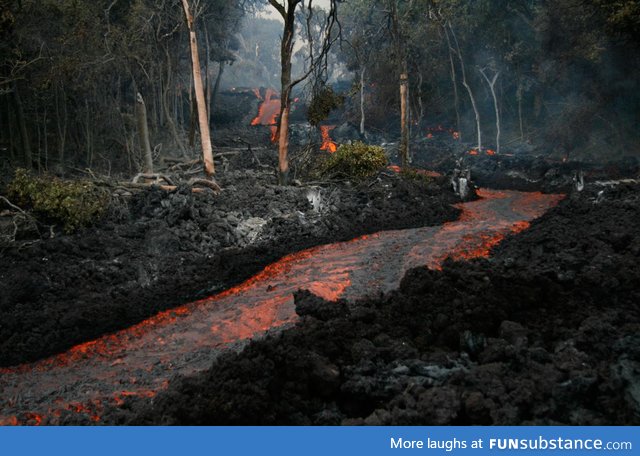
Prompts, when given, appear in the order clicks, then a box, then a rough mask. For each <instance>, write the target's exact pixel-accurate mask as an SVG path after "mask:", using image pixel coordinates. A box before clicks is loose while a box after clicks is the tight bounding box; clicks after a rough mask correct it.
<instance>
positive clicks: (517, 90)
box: [516, 80, 524, 141]
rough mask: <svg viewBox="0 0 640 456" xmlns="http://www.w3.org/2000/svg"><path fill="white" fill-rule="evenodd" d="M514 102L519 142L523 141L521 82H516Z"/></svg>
mask: <svg viewBox="0 0 640 456" xmlns="http://www.w3.org/2000/svg"><path fill="white" fill-rule="evenodd" d="M516 100H517V101H518V123H519V125H520V141H524V120H523V119H522V81H521V80H520V81H518V88H517V89H516Z"/></svg>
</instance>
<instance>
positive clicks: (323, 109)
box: [307, 86, 344, 125]
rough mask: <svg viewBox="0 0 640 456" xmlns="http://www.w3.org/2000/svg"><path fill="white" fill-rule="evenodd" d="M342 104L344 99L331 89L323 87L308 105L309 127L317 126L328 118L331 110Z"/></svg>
mask: <svg viewBox="0 0 640 456" xmlns="http://www.w3.org/2000/svg"><path fill="white" fill-rule="evenodd" d="M342 103H344V97H343V96H342V95H338V94H337V93H335V92H334V91H333V89H332V88H331V87H328V86H324V87H322V88H321V89H320V90H319V91H318V93H316V94H315V95H314V96H313V98H312V99H311V103H309V109H308V111H307V119H308V120H309V123H310V124H311V125H318V124H319V123H320V122H322V121H323V120H325V119H326V118H327V117H329V114H330V113H331V111H332V110H334V109H337V108H339V107H340V106H342Z"/></svg>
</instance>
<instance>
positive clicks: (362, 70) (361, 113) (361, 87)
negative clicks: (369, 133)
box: [360, 66, 366, 136]
mask: <svg viewBox="0 0 640 456" xmlns="http://www.w3.org/2000/svg"><path fill="white" fill-rule="evenodd" d="M365 71H366V67H365V66H363V67H362V69H361V70H360V135H362V136H365V131H364V73H365Z"/></svg>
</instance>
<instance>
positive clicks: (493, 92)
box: [480, 68, 500, 154]
mask: <svg viewBox="0 0 640 456" xmlns="http://www.w3.org/2000/svg"><path fill="white" fill-rule="evenodd" d="M480 74H482V77H483V78H484V80H485V81H487V84H489V89H491V96H492V97H493V107H494V109H495V111H496V152H497V153H498V154H499V153H500V109H499V108H498V97H497V96H496V81H497V80H498V76H500V72H499V71H498V72H496V74H494V75H493V78H491V80H490V79H489V77H488V76H487V74H486V73H485V71H484V69H482V68H480Z"/></svg>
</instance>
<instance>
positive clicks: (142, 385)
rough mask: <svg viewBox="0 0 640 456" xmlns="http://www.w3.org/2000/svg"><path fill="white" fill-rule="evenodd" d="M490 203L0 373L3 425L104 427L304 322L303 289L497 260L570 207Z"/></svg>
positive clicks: (516, 195)
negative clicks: (180, 380) (244, 347)
mask: <svg viewBox="0 0 640 456" xmlns="http://www.w3.org/2000/svg"><path fill="white" fill-rule="evenodd" d="M481 196H482V197H483V198H482V199H481V200H478V201H474V202H469V203H461V204H460V205H459V207H460V208H461V209H462V210H463V213H462V216H461V217H460V219H459V220H458V221H455V222H450V223H446V224H444V225H443V226H438V227H425V228H417V229H408V230H399V231H385V232H380V233H377V234H373V235H368V236H362V237H360V238H357V239H354V240H352V241H349V242H342V243H336V244H330V245H324V246H319V247H315V248H312V249H308V250H304V251H302V252H299V253H295V254H293V255H289V256H286V257H285V258H283V259H281V260H280V261H278V262H276V263H274V264H272V265H270V266H268V267H267V268H265V269H264V270H263V271H262V272H260V273H259V274H257V275H256V276H254V277H253V278H251V279H249V280H248V281H246V282H244V283H242V284H241V285H238V286H236V287H233V288H231V289H229V290H227V291H225V292H223V293H220V294H217V295H214V296H211V297H209V298H207V299H204V300H201V301H197V302H193V303H190V304H186V305H184V306H182V307H179V308H176V309H173V310H170V311H167V312H163V313H160V314H158V315H156V316H155V317H152V318H150V319H148V320H146V321H144V322H142V323H139V324H137V325H135V326H133V327H131V328H128V329H126V330H122V331H119V332H117V333H114V334H110V335H107V336H104V337H102V338H100V339H97V340H95V341H91V342H88V343H85V344H81V345H79V346H76V347H74V348H72V349H71V350H69V351H68V352H67V353H63V354H61V355H57V356H54V357H51V358H48V359H45V360H42V361H39V362H36V363H32V364H27V365H22V366H18V367H15V368H8V369H0V391H2V395H1V396H0V424H14V425H15V424H33V425H37V424H59V423H65V422H67V420H68V419H69V417H70V416H73V418H74V420H75V421H74V422H77V419H78V418H80V419H82V420H85V421H86V423H91V422H96V421H99V420H100V419H101V412H102V410H103V408H104V406H105V405H109V406H119V405H121V404H122V403H123V402H124V401H125V399H126V398H128V397H134V396H137V397H147V398H149V397H153V396H154V395H155V394H156V393H157V392H159V391H161V390H163V389H166V387H167V385H168V383H169V381H170V379H171V378H172V377H174V376H176V375H179V376H184V375H190V374H193V373H195V372H198V371H202V370H204V369H206V368H208V367H209V366H210V365H211V362H212V361H213V360H214V359H215V358H216V357H217V356H219V355H220V354H221V353H222V352H223V351H224V350H228V349H234V348H235V349H237V348H238V347H239V346H240V345H241V344H242V343H243V341H246V340H248V339H250V338H254V337H257V336H259V335H261V334H264V333H265V332H266V331H268V330H273V331H275V330H277V328H281V327H283V326H285V325H287V324H289V323H291V322H293V321H295V319H296V318H297V317H296V314H295V309H294V302H293V293H294V292H295V291H296V290H299V289H307V290H310V291H311V292H313V293H314V294H316V295H318V296H321V297H323V298H325V299H328V300H336V299H338V298H346V299H356V298H363V297H365V296H373V295H378V294H380V293H384V292H388V291H390V290H393V289H395V288H397V287H398V285H399V283H400V280H401V279H402V277H403V276H404V274H405V272H406V271H407V270H408V269H410V268H413V267H417V266H422V265H428V266H429V267H432V268H439V267H440V264H441V263H442V261H443V260H444V259H445V258H446V257H449V256H451V257H453V258H458V259H464V258H473V257H478V256H486V255H488V254H489V249H490V248H491V247H492V246H493V245H495V244H496V243H498V242H499V241H500V240H501V239H502V238H503V237H504V236H506V235H507V234H509V233H512V232H515V231H519V230H521V229H524V228H526V227H527V226H528V222H529V221H530V220H532V219H533V218H536V217H538V216H540V215H541V214H543V213H544V212H545V210H547V209H548V208H549V207H552V206H553V205H555V204H556V203H557V202H558V201H559V200H560V199H561V196H558V195H543V194H540V193H521V192H515V191H501V192H498V191H489V190H485V191H482V192H481Z"/></svg>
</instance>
